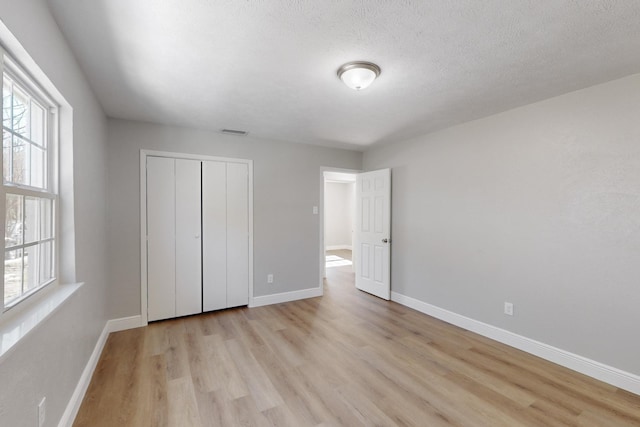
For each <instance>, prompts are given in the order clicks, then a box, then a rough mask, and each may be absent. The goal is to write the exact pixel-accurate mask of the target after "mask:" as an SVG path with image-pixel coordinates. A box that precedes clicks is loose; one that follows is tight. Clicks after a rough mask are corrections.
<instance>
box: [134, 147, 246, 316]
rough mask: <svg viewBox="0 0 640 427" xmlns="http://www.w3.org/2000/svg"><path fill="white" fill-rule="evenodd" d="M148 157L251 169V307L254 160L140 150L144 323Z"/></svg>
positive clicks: (144, 309) (143, 310) (142, 310)
mask: <svg viewBox="0 0 640 427" xmlns="http://www.w3.org/2000/svg"><path fill="white" fill-rule="evenodd" d="M147 157H168V158H172V159H187V160H200V161H207V160H210V161H218V162H233V163H244V164H246V165H247V166H248V169H249V179H248V184H249V189H248V190H249V201H248V202H249V307H251V306H252V305H253V160H250V159H237V158H233V157H216V156H207V155H202V154H188V153H175V152H171V151H155V150H144V149H143V150H140V314H141V317H142V325H141V326H146V325H147V324H148V320H147V319H148V313H147V309H148V305H147V295H148V287H147V173H146V172H147Z"/></svg>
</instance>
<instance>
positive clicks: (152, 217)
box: [147, 157, 176, 321]
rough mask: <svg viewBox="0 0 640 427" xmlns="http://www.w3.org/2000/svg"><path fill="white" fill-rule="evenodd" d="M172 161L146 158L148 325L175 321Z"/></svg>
mask: <svg viewBox="0 0 640 427" xmlns="http://www.w3.org/2000/svg"><path fill="white" fill-rule="evenodd" d="M174 168H175V161H174V159H167V158H162V157H148V158H147V270H148V274H147V283H148V286H147V292H148V294H147V303H148V319H149V321H153V320H159V319H168V318H171V317H175V315H176V306H175V287H176V285H175V277H176V265H175V241H176V240H175V237H176V233H175V224H176V221H175V219H176V218H175V202H176V200H175V179H174V176H175V169H174Z"/></svg>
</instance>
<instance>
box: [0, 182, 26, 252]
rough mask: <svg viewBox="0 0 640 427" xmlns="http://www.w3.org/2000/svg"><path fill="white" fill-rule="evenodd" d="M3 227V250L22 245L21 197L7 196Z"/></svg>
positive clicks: (15, 195)
mask: <svg viewBox="0 0 640 427" xmlns="http://www.w3.org/2000/svg"><path fill="white" fill-rule="evenodd" d="M6 211H7V212H6V215H5V225H4V227H5V228H4V230H5V234H4V246H5V248H8V247H11V246H16V245H21V244H22V228H23V225H22V196H18V195H17V194H7V197H6Z"/></svg>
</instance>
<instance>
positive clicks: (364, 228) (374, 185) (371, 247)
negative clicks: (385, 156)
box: [354, 169, 391, 300]
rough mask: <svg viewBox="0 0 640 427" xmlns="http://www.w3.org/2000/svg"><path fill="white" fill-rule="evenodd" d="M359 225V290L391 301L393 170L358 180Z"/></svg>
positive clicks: (356, 255)
mask: <svg viewBox="0 0 640 427" xmlns="http://www.w3.org/2000/svg"><path fill="white" fill-rule="evenodd" d="M356 203H357V207H356V209H357V215H356V218H357V219H358V223H357V224H356V227H355V228H356V233H355V240H356V244H355V245H354V246H355V248H356V250H355V253H354V258H355V261H356V264H357V265H360V268H359V269H357V270H356V271H357V273H356V287H357V288H358V289H361V290H363V291H366V292H369V293H371V294H373V295H376V296H378V297H380V298H384V299H387V300H388V299H390V298H391V274H390V271H391V269H390V261H391V257H390V242H391V170H390V169H382V170H379V171H373V172H367V173H362V174H358V175H357V177H356Z"/></svg>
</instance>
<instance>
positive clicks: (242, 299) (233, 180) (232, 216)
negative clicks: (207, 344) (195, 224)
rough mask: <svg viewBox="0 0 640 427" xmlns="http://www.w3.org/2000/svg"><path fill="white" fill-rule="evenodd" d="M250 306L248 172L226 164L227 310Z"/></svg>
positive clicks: (246, 168) (243, 166)
mask: <svg viewBox="0 0 640 427" xmlns="http://www.w3.org/2000/svg"><path fill="white" fill-rule="evenodd" d="M248 303H249V168H248V165H247V164H246V163H227V307H236V306H239V305H247V304H248Z"/></svg>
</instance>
